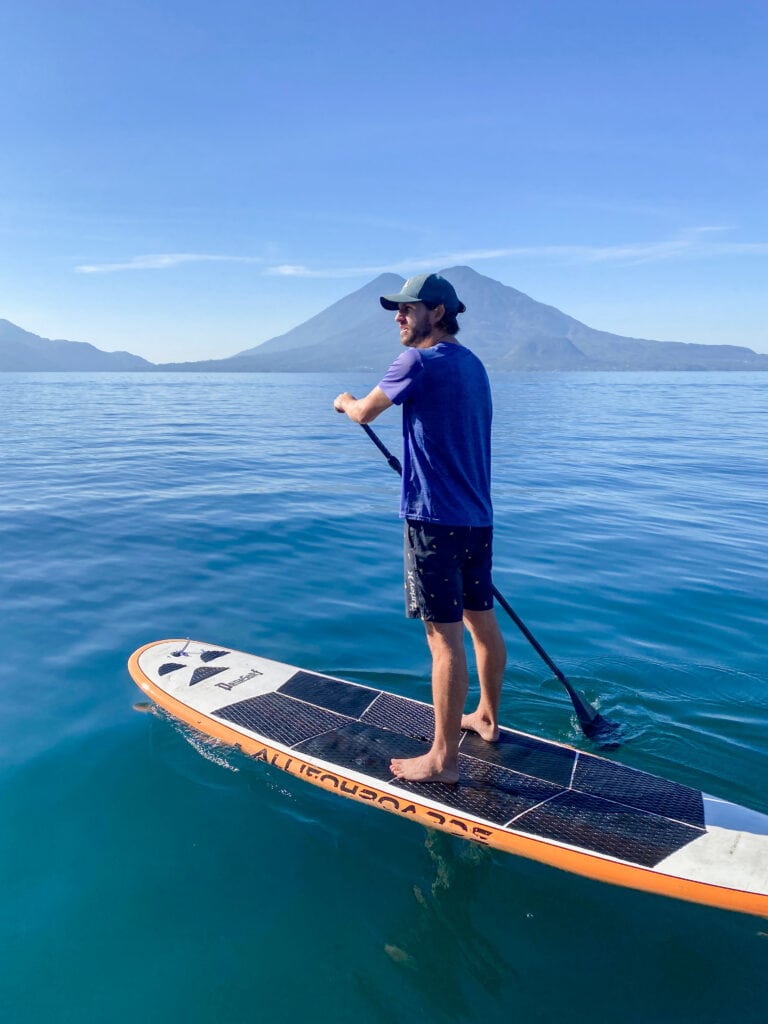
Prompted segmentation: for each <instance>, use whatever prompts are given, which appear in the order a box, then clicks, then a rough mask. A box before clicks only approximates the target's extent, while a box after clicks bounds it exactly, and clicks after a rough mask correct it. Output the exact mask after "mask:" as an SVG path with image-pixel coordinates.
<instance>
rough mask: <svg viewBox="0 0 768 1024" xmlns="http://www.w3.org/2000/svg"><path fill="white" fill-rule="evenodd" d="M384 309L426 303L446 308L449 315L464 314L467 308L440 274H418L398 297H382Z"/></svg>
mask: <svg viewBox="0 0 768 1024" xmlns="http://www.w3.org/2000/svg"><path fill="white" fill-rule="evenodd" d="M379 302H380V303H381V304H382V306H383V307H384V309H397V307H398V306H399V305H400V303H401V302H424V303H426V304H427V305H428V306H440V305H443V306H445V310H446V312H447V313H464V312H465V311H466V308H467V307H466V306H465V305H464V303H463V302H460V301H459V297H458V295H457V294H456V289H455V288H454V287H453V285H452V284H451V282H450V281H446V279H445V278H444V277H441V276H440V274H416V276H415V277H409V278H408V280H407V281H406V282H405V284H404V285H403V290H402V291H401V292H400V293H399V294H398V295H382V296H381V298H380V299H379Z"/></svg>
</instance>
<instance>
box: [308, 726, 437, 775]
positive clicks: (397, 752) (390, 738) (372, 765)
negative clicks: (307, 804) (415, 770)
mask: <svg viewBox="0 0 768 1024" xmlns="http://www.w3.org/2000/svg"><path fill="white" fill-rule="evenodd" d="M294 749H295V750H296V752H297V753H300V754H311V755H312V756H313V757H319V758H322V759H323V761H330V762H331V763H332V764H335V765H338V767H339V768H350V769H352V770H353V771H357V772H362V773H363V774H364V775H370V776H371V778H373V779H379V780H381V781H389V780H390V779H391V778H392V772H391V771H390V770H389V762H390V761H391V760H392V758H393V757H418V756H419V755H420V754H425V753H426V752H427V750H429V744H427V743H424V742H422V741H421V740H417V739H414V738H413V736H402V735H400V733H396V732H392V731H391V730H390V729H378V728H376V726H374V725H365V724H363V723H362V722H349V723H348V724H346V725H344V726H342V727H341V728H338V729H334V731H333V732H328V733H324V734H323V735H322V736H315V737H313V738H311V739H308V740H306V741H305V742H304V743H299V744H298V745H297V746H296V747H295V748H294Z"/></svg>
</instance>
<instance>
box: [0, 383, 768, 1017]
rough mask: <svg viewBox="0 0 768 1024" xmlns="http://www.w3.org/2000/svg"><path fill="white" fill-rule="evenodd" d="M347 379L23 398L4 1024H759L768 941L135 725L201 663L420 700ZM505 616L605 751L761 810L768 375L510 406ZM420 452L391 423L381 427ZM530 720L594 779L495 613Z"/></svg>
mask: <svg viewBox="0 0 768 1024" xmlns="http://www.w3.org/2000/svg"><path fill="white" fill-rule="evenodd" d="M373 383H375V381H374V380H372V379H370V378H362V377H359V376H357V375H355V376H353V377H351V378H349V379H346V378H345V379H341V378H337V377H336V376H334V375H289V374H285V375H283V374H275V375H259V374H244V375H193V374H190V375H181V374H179V375H173V374H146V375H145V374H139V375H127V374H126V375H117V374H114V375H113V374H83V375H80V374H0V418H1V420H2V433H3V439H4V440H3V446H2V488H0V510H1V513H0V537H1V538H2V573H0V623H1V624H2V654H3V663H2V671H1V672H0V679H1V681H0V712H1V713H0V758H1V762H2V766H1V767H0V801H2V821H3V826H4V827H3V830H2V839H1V840H0V870H1V872H2V874H1V877H2V879H3V900H2V904H3V911H2V918H1V920H0V947H1V948H2V950H3V964H2V969H1V971H0V1006H1V1007H2V1010H0V1013H2V1015H3V1019H4V1020H8V1021H9V1022H14V1024H16V1022H18V1024H28V1022H35V1024H37V1022H40V1021H44V1020H50V1021H54V1022H69V1021H72V1022H78V1024H84V1022H104V1021H109V1022H118V1024H122V1022H128V1021H131V1022H133V1021H135V1020H142V1021H147V1022H150V1024H154V1022H161V1021H162V1022H167V1021H184V1022H185V1024H186V1022H189V1024H192V1022H201V1024H213V1022H217V1024H218V1022H226V1024H240V1022H250V1021H259V1020H268V1021H272V1020H281V1021H285V1022H288V1024H293V1022H296V1024H298V1022H302V1024H303V1022H306V1021H312V1022H322V1024H325V1022H353V1021H354V1022H359V1021H372V1022H381V1024H389V1022H392V1024H400V1022H402V1024H410V1022H419V1024H423V1022H425V1021H430V1022H433V1021H434V1022H442V1021H447V1022H448V1021H451V1022H452V1021H456V1022H475V1021H477V1022H484V1024H485V1022H487V1021H489V1020H497V1019H498V1020H519V1021H525V1022H531V1021H534V1022H546V1024H548V1022H555V1021H558V1022H559V1021H561V1020H562V1019H564V1018H567V1019H568V1020H569V1021H573V1022H575V1024H581V1022H587V1021H589V1022H594V1021H605V1022H608V1024H612V1022H617V1024H618V1022H620V1024H650V1022H653V1024H672V1022H674V1024H687V1022H691V1024H694V1022H695V1024H701V1022H706V1024H721V1022H722V1024H731V1022H739V1024H752V1022H754V1024H757V1022H758V1021H760V1022H762V1021H763V1020H764V1019H765V1015H766V997H767V996H768V922H766V921H761V920H759V919H756V918H750V917H746V916H741V915H736V914H729V913H726V912H722V911H716V910H711V909H707V908H703V907H697V906H693V905H688V904H683V903H678V902H674V901H671V900H664V899H661V898H659V897H654V896H650V895H644V894H641V893H635V892H631V891H629V890H622V889H617V888H612V887H608V886H604V885H601V884H598V883H596V882H592V881H588V880H585V879H581V878H577V877H575V876H570V875H566V874H563V873H560V872H557V871H555V870H553V869H549V868H545V867H543V866H540V865H537V864H533V863H530V862H527V861H524V860H520V859H516V858H513V857H511V856H508V855H505V854H501V853H496V852H494V851H489V850H486V849H480V848H477V847H472V846H470V845H468V844H465V843H463V842H461V841H459V840H457V839H452V838H450V837H446V836H444V835H440V834H433V833H429V832H427V831H426V830H424V829H422V828H421V827H420V826H417V825H414V824H412V823H410V822H404V821H402V820H399V819H398V818H396V817H395V816H393V815H386V814H381V813H378V812H376V811H374V810H372V809H370V808H367V807H365V806H363V805H359V804H355V803H352V802H349V801H343V800H339V799H338V798H336V797H334V796H332V795H330V794H326V793H324V792H322V791H320V790H318V789H315V788H313V787H311V786H307V785H306V784H305V783H303V782H300V781H298V780H294V779H292V778H290V777H288V776H286V775H283V774H281V773H279V772H277V771H276V770H275V769H273V768H270V767H267V766H265V765H262V764H260V763H251V762H248V761H246V760H245V758H242V757H239V756H237V755H235V754H233V753H232V752H230V751H228V750H226V749H221V748H215V747H213V746H211V745H209V744H205V743H203V742H202V741H201V740H200V739H199V738H197V737H196V736H194V735H192V734H190V733H189V732H188V731H185V730H183V729H181V728H179V727H176V726H174V725H173V724H172V723H170V722H169V721H168V720H166V719H163V718H160V717H158V716H154V715H151V714H139V713H137V712H136V711H135V710H134V709H133V705H134V703H135V702H136V701H140V700H141V699H142V695H141V693H140V692H139V691H138V690H137V689H136V687H135V686H134V684H133V683H132V682H131V680H130V678H129V676H128V674H127V672H126V669H125V663H126V659H127V658H128V655H129V654H130V653H131V652H132V651H133V650H134V649H135V648H137V647H138V646H140V645H141V644H143V643H146V642H148V641H150V640H154V639H159V638H162V637H166V636H173V637H182V636H192V637H195V638H198V639H201V640H206V641H209V642H212V643H214V644H221V645H226V646H231V647H236V648H240V649H243V650H249V651H254V652H257V653H260V654H263V655H266V656H268V657H272V658H275V659H278V660H281V661H288V662H291V663H293V664H297V665H302V666H304V667H306V668H310V669H314V670H317V671H319V672H327V673H331V674H334V675H340V676H344V677H346V678H349V679H352V680H355V681H357V682H361V683H369V684H373V685H375V686H378V687H382V688H386V689H391V690H395V691H397V692H400V693H403V694H407V695H410V696H414V697H417V698H419V699H423V700H429V659H428V655H427V651H426V645H425V642H424V637H423V629H422V627H421V625H420V624H419V623H418V622H408V621H406V620H405V619H404V617H403V614H402V594H401V566H400V546H401V540H400V538H401V528H400V523H399V521H398V519H397V511H396V510H397V504H398V502H397V495H398V487H399V483H398V480H397V478H396V477H395V474H394V473H393V472H392V471H391V469H389V467H388V466H387V465H386V463H385V461H384V460H383V459H382V457H381V455H380V454H379V453H378V452H377V451H376V449H375V448H374V447H373V445H371V443H370V441H369V440H368V439H367V438H366V436H365V434H364V433H363V432H362V430H360V428H358V427H356V426H355V425H354V424H352V423H350V421H349V420H347V419H346V417H341V416H338V415H336V414H335V413H334V412H333V411H332V408H331V402H332V399H333V397H334V396H335V395H336V394H337V393H338V392H339V391H341V390H343V389H346V388H349V389H350V390H352V391H353V392H357V393H363V392H365V391H366V390H367V389H368V388H369V387H370V386H371V385H372V384H373ZM493 386H494V394H495V405H496V418H495V462H494V498H495V506H496V575H495V582H496V585H497V587H498V588H499V590H500V591H501V592H502V594H504V596H505V597H506V598H507V600H508V601H509V602H510V603H511V604H512V605H513V607H514V608H515V609H516V611H517V612H518V614H520V615H521V616H522V618H523V619H524V620H525V621H526V623H527V624H528V626H529V627H530V628H531V629H532V630H533V632H534V633H535V634H536V636H537V637H538V639H539V640H540V641H541V643H542V644H543V646H544V647H545V648H546V650H547V651H548V653H549V654H550V655H551V656H552V657H553V658H554V659H555V661H556V662H557V664H558V665H559V666H560V668H561V669H562V670H563V671H564V672H565V673H566V675H567V676H568V677H569V678H570V679H571V681H572V682H574V683H575V684H576V685H577V686H578V687H579V688H580V689H581V690H582V691H583V692H584V693H585V695H586V696H587V698H588V699H589V700H590V701H591V702H593V703H594V704H595V705H597V706H598V707H599V709H600V710H601V712H602V713H603V714H604V715H606V716H607V717H609V718H611V719H614V720H616V721H619V722H620V723H622V726H623V729H624V737H625V739H624V742H623V744H622V746H621V748H620V749H619V750H618V751H616V752H614V753H613V754H612V756H614V757H616V758H617V759H618V760H621V761H623V762H625V763H627V764H631V765H633V766H634V767H638V768H641V769H643V770H647V771H651V772H656V773H658V774H661V775H665V776H667V777H670V778H674V779H676V780H678V781H680V782H683V783H687V784H689V785H693V786H697V787H700V788H703V789H705V790H706V791H708V792H711V793H715V794H717V795H720V796H723V797H725V798H726V799H730V800H735V801H737V802H739V803H744V804H747V805H749V806H752V807H754V808H755V809H757V810H760V811H763V812H768V793H767V791H766V780H767V779H768V769H767V765H766V753H767V752H768V659H767V658H766V644H767V642H768V641H767V637H768V630H767V629H766V626H767V625H768V597H767V595H768V586H767V585H766V580H767V579H768V514H767V513H766V502H765V492H766V482H768V454H767V453H768V375H766V374H764V375H760V374H746V373H733V374H722V375H721V374H647V375H646V374H626V375H622V374H593V375H590V374H552V375H547V374H510V375H500V376H497V377H495V378H494V380H493ZM376 429H377V431H378V432H379V434H380V436H381V437H382V439H383V440H384V441H385V442H386V443H387V444H388V445H389V446H390V447H391V448H393V449H394V450H395V451H398V450H399V443H400V441H399V413H397V412H396V411H395V410H391V411H390V412H388V413H387V414H385V415H384V416H383V417H382V418H381V419H380V420H379V421H377V424H376ZM500 615H501V616H502V622H503V626H504V629H505V633H506V636H507V638H508V644H509V667H508V670H507V676H506V686H505V692H504V696H503V704H502V720H503V721H504V723H505V724H507V725H512V726H518V727H520V728H522V729H524V730H526V731H529V732H534V733H537V734H540V735H542V736H546V737H551V738H553V739H556V740H559V741H564V742H568V743H572V744H574V745H576V746H579V747H582V748H584V749H590V744H589V741H588V740H586V739H585V738H584V737H583V736H582V734H581V732H580V731H579V729H578V726H577V723H576V720H575V717H574V714H573V710H572V708H571V705H570V703H569V702H568V699H567V697H566V695H565V694H564V692H563V690H562V688H561V686H560V684H559V683H558V682H557V681H556V680H555V679H553V678H552V676H551V675H550V673H549V672H548V670H547V668H546V667H545V666H544V665H543V663H542V662H541V661H540V660H539V659H538V658H537V656H536V654H535V653H534V652H533V650H532V649H531V648H530V647H529V646H528V644H527V643H526V642H525V640H524V639H523V638H522V637H521V636H520V635H519V633H517V631H516V629H515V627H514V625H513V624H512V622H511V621H509V620H507V619H506V618H505V617H504V616H503V613H502V612H500Z"/></svg>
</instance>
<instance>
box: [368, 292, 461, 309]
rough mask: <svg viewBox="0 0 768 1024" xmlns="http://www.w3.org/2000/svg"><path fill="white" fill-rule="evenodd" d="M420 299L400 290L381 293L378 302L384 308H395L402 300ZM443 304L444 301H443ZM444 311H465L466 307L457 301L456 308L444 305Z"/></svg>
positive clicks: (418, 300)
mask: <svg viewBox="0 0 768 1024" xmlns="http://www.w3.org/2000/svg"><path fill="white" fill-rule="evenodd" d="M422 301H423V300H422V299H419V298H417V297H416V296H415V295H406V293H405V292H401V293H400V294H399V295H382V296H381V297H380V299H379V302H380V303H381V304H382V306H383V307H384V309H397V308H398V306H399V305H400V304H401V303H403V302H422ZM443 305H444V306H445V303H443ZM445 309H446V312H448V313H454V314H456V313H466V311H467V307H466V306H465V305H464V303H463V302H459V305H458V307H457V308H456V309H448V306H445Z"/></svg>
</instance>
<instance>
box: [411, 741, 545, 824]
mask: <svg viewBox="0 0 768 1024" xmlns="http://www.w3.org/2000/svg"><path fill="white" fill-rule="evenodd" d="M459 772H460V780H459V782H458V783H457V784H456V785H455V786H451V785H448V784H447V783H445V782H406V781H397V782H396V783H395V785H396V786H397V787H398V788H400V787H401V786H402V788H403V789H407V790H408V792H409V793H413V795H414V796H417V797H418V796H419V795H423V796H426V797H429V798H430V799H432V800H439V801H440V803H442V804H446V805H447V806H448V807H450V808H452V809H453V810H456V811H461V812H464V813H465V814H471V815H473V816H476V817H478V818H485V820H486V821H492V822H493V823H494V824H496V825H505V824H506V823H507V822H508V821H510V820H511V819H512V818H515V817H517V815H518V814H522V813H523V812H524V811H527V810H530V808H531V807H535V806H536V804H538V803H541V801H542V800H548V799H550V798H551V797H553V796H556V795H557V794H558V793H561V792H562V789H561V787H560V786H555V785H553V784H552V783H551V782H543V781H542V780H541V779H532V778H530V776H528V775H520V774H519V773H518V772H513V771H509V769H507V768H501V767H499V766H498V765H493V764H487V763H485V762H483V761H476V760H475V759H474V758H467V757H462V756H461V754H460V755H459Z"/></svg>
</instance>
